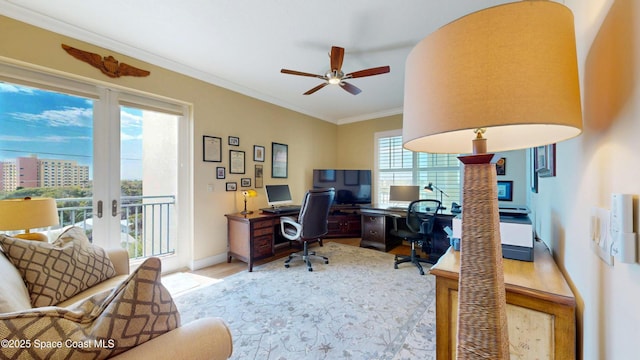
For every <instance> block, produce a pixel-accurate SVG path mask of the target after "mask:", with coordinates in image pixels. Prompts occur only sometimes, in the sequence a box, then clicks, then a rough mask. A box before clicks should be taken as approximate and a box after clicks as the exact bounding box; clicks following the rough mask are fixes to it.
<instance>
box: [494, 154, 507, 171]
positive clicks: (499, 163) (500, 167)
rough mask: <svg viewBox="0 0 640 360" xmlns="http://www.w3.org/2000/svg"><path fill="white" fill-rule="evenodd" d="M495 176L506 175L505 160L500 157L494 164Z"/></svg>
mask: <svg viewBox="0 0 640 360" xmlns="http://www.w3.org/2000/svg"><path fill="white" fill-rule="evenodd" d="M496 174H497V175H506V174H507V158H503V157H501V158H500V159H498V161H497V162H496Z"/></svg>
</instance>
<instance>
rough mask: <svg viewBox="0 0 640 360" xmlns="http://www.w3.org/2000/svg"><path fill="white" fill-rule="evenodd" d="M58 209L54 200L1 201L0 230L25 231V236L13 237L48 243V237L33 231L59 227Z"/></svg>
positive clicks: (25, 199)
mask: <svg viewBox="0 0 640 360" xmlns="http://www.w3.org/2000/svg"><path fill="white" fill-rule="evenodd" d="M58 223H59V220H58V208H57V206H56V200H55V199H52V198H30V197H25V198H24V199H7V200H0V230H23V229H24V234H17V235H13V236H14V237H17V238H20V239H25V240H37V241H47V236H46V235H45V234H41V233H32V232H30V230H31V229H38V228H43V227H47V226H52V225H57V224H58Z"/></svg>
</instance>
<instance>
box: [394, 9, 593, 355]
mask: <svg viewBox="0 0 640 360" xmlns="http://www.w3.org/2000/svg"><path fill="white" fill-rule="evenodd" d="M402 125H403V126H402V136H403V143H404V144H403V146H404V147H405V148H406V149H408V150H412V151H422V152H428V153H453V154H469V153H471V154H472V155H464V156H459V157H458V159H459V160H460V161H461V162H462V163H463V166H464V185H463V206H462V240H461V253H460V277H459V283H458V325H457V329H458V333H457V358H458V359H508V358H509V342H508V340H509V339H508V333H507V319H506V309H505V308H506V300H505V287H504V276H503V268H502V250H501V245H500V228H499V226H500V217H499V213H498V196H497V177H496V167H495V162H496V161H497V159H498V158H499V156H496V155H494V154H492V153H488V152H487V151H488V150H490V151H492V152H498V151H505V150H515V149H523V148H529V147H534V146H540V145H545V144H550V143H554V142H557V141H562V140H565V139H569V138H572V137H575V136H577V135H579V134H580V133H581V131H582V113H581V105H580V89H579V81H578V67H577V56H576V43H575V32H574V25H573V15H572V13H571V11H570V10H569V9H568V8H567V7H565V6H564V5H562V4H558V3H555V2H551V1H520V2H514V3H508V4H505V5H499V6H495V7H491V8H488V9H484V10H481V11H478V12H475V13H472V14H470V15H467V16H464V17H462V18H460V19H458V20H455V21H453V22H451V23H449V24H447V25H445V26H443V27H442V28H440V29H438V30H437V31H435V32H434V33H432V34H431V35H429V36H427V37H426V38H425V39H423V40H422V41H420V42H419V43H418V44H417V45H416V47H415V48H414V49H413V50H412V51H411V53H410V54H409V56H408V58H407V62H406V71H405V91H404V115H403V124H402ZM474 138H475V139H474ZM472 139H473V140H472Z"/></svg>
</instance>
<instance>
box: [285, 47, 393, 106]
mask: <svg viewBox="0 0 640 360" xmlns="http://www.w3.org/2000/svg"><path fill="white" fill-rule="evenodd" d="M329 58H330V59H331V69H330V70H329V71H327V72H326V73H325V74H324V75H316V74H310V73H305V72H301V71H296V70H288V69H282V70H280V72H281V73H283V74H290V75H299V76H308V77H314V78H318V79H322V80H324V81H325V82H324V83H322V84H320V85H318V86H316V87H314V88H313V89H311V90H309V91H307V92H306V93H304V95H311V94H313V93H314V92H316V91H318V90H320V89H322V88H323V87H325V86H327V85H340V87H341V88H343V89H344V90H346V91H347V92H349V93H351V94H353V95H358V94H359V93H360V92H362V90H360V89H358V88H357V87H356V86H354V85H351V84H350V83H348V82H346V81H345V80H348V79H355V78H360V77H365V76H372V75H380V74H386V73H388V72H389V71H390V69H391V68H390V67H389V66H380V67H376V68H371V69H365V70H360V71H354V72H352V73H348V74H345V73H343V72H342V60H343V59H344V48H341V47H338V46H332V47H331V52H330V53H329Z"/></svg>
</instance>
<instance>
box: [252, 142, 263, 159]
mask: <svg viewBox="0 0 640 360" xmlns="http://www.w3.org/2000/svg"><path fill="white" fill-rule="evenodd" d="M253 161H259V162H264V146H260V145H253Z"/></svg>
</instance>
